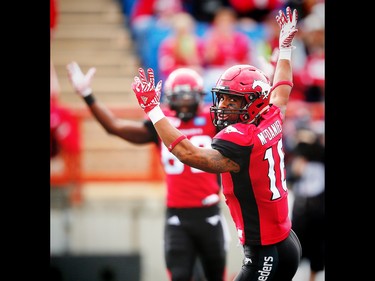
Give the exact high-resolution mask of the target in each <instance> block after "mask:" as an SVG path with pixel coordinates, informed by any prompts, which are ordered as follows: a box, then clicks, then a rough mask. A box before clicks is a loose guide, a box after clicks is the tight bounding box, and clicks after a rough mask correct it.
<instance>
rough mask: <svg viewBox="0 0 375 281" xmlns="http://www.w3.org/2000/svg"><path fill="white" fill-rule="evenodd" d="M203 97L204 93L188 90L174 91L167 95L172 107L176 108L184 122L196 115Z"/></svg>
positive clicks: (177, 113)
mask: <svg viewBox="0 0 375 281" xmlns="http://www.w3.org/2000/svg"><path fill="white" fill-rule="evenodd" d="M201 99H202V93H198V92H188V91H179V92H173V93H172V94H170V95H168V96H167V102H168V104H169V107H170V109H171V110H174V111H175V112H176V116H177V117H178V118H179V119H181V120H182V121H183V122H187V121H189V120H190V119H192V118H194V117H195V116H196V114H197V111H198V107H199V104H200V101H201Z"/></svg>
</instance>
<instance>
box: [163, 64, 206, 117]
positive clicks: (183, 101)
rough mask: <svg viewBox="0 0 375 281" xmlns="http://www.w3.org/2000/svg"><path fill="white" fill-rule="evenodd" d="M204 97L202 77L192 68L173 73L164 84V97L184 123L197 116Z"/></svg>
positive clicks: (179, 69)
mask: <svg viewBox="0 0 375 281" xmlns="http://www.w3.org/2000/svg"><path fill="white" fill-rule="evenodd" d="M204 95H205V93H204V92H203V78H202V76H201V75H199V73H198V72H196V71H195V70H193V69H190V68H178V69H176V70H174V71H172V73H171V74H170V75H169V76H168V78H167V80H166V81H165V84H164V97H165V100H166V102H167V103H168V105H169V108H170V109H171V110H173V111H175V112H176V117H178V118H179V119H181V120H182V121H184V122H187V121H189V120H190V119H192V118H194V117H195V116H196V114H197V111H198V108H199V105H200V103H201V102H202V101H203V97H204Z"/></svg>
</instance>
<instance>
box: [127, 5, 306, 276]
mask: <svg viewBox="0 0 375 281" xmlns="http://www.w3.org/2000/svg"><path fill="white" fill-rule="evenodd" d="M276 21H277V23H278V24H279V27H280V35H279V56H278V60H277V64H276V68H275V72H274V75H273V82H271V81H270V80H269V78H268V77H267V76H266V75H265V74H264V72H262V71H261V70H259V69H258V68H256V67H254V66H252V65H242V64H241V65H234V66H232V67H230V68H228V69H227V70H226V71H224V73H223V74H222V75H221V76H220V78H219V79H218V81H217V83H216V85H215V86H214V87H213V88H212V94H213V97H214V101H213V105H212V107H211V113H212V118H213V123H214V124H215V125H216V126H217V128H218V129H220V131H219V132H218V133H217V134H216V136H214V138H213V141H212V144H211V147H207V146H206V147H197V146H196V145H194V144H193V143H192V142H191V141H190V140H189V139H188V138H187V136H186V135H185V134H184V133H183V132H182V131H180V130H178V129H176V127H175V126H172V125H171V123H170V122H169V121H168V119H167V118H165V115H164V113H163V111H162V110H161V109H160V106H159V99H160V91H155V79H154V73H153V70H152V69H148V71H147V76H148V77H146V74H145V72H144V70H143V69H142V68H140V69H139V76H135V78H134V82H133V83H132V88H133V91H134V93H135V95H136V97H137V99H138V103H139V104H140V106H141V108H142V109H143V110H144V111H145V112H146V114H147V115H148V116H149V117H150V119H151V121H152V123H153V124H154V127H155V129H156V131H157V133H158V134H159V136H160V137H161V139H162V141H163V142H164V144H165V145H166V147H168V149H169V150H170V151H171V152H172V153H173V154H174V155H175V156H176V157H177V158H178V159H179V160H180V161H181V162H182V163H184V164H187V165H189V166H191V167H194V168H196V169H200V170H203V171H206V172H211V173H220V174H221V180H222V188H223V193H224V196H225V200H226V203H227V206H228V207H229V210H230V213H231V216H232V219H233V222H234V224H235V226H236V230H237V234H238V239H239V241H240V243H241V244H242V246H243V251H244V260H243V264H242V267H241V269H240V271H239V273H238V275H237V276H236V277H235V279H234V280H235V281H256V280H258V281H259V280H267V281H291V280H292V279H293V276H294V275H295V273H296V272H297V269H298V266H299V263H300V259H301V251H302V249H301V245H300V243H299V240H298V237H297V236H296V234H295V233H294V231H293V230H292V225H291V219H290V217H289V212H288V189H287V186H286V170H285V164H284V149H283V127H282V126H283V121H284V116H285V111H286V106H287V103H288V100H289V95H290V93H291V90H292V87H293V83H292V78H293V76H292V65H291V58H292V51H293V48H295V47H294V46H293V45H292V41H293V38H294V36H295V34H296V32H297V31H298V29H297V26H296V25H297V10H293V11H292V10H291V9H290V7H287V8H286V12H285V13H284V11H282V10H280V11H279V13H278V15H277V16H276ZM161 85H162V81H159V82H158V83H157V87H156V88H160V87H161Z"/></svg>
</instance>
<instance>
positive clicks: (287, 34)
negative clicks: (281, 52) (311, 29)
mask: <svg viewBox="0 0 375 281" xmlns="http://www.w3.org/2000/svg"><path fill="white" fill-rule="evenodd" d="M297 19H298V13H297V10H296V9H294V10H293V13H292V11H291V9H290V7H287V8H286V15H285V14H284V13H283V11H281V10H280V11H279V14H278V15H277V16H276V21H277V23H278V24H279V26H280V28H281V30H280V37H279V48H280V49H283V48H291V47H292V41H293V38H294V35H295V34H296V32H297V31H298V29H297V28H296V27H297Z"/></svg>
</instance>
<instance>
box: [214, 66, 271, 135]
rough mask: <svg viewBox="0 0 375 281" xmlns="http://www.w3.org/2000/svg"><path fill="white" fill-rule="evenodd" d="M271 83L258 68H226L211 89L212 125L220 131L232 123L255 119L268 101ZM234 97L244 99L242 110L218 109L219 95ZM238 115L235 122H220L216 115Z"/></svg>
mask: <svg viewBox="0 0 375 281" xmlns="http://www.w3.org/2000/svg"><path fill="white" fill-rule="evenodd" d="M270 90H271V83H270V80H269V79H268V77H267V76H266V75H265V74H264V73H263V72H262V71H261V70H259V69H258V68H256V67H254V66H252V65H247V64H240V65H234V66H232V67H230V68H228V69H227V70H226V71H225V72H224V73H223V74H222V75H221V76H220V78H219V80H218V81H217V83H216V85H215V86H214V87H213V88H212V98H213V101H214V102H213V106H211V109H210V111H211V113H213V115H214V116H213V117H212V118H213V123H214V124H215V126H217V127H219V128H220V129H222V128H224V127H226V126H228V125H230V124H234V123H239V122H243V123H245V122H249V121H253V120H254V118H257V117H258V116H257V115H258V114H259V112H260V111H261V110H262V109H263V108H265V107H266V106H267V105H268V104H269V101H270ZM223 94H225V95H235V96H240V97H243V98H244V102H243V106H242V108H239V109H237V110H233V109H231V110H226V109H220V108H219V102H220V97H221V95H223ZM223 114H238V119H237V120H236V121H229V120H225V121H221V120H220V118H218V115H223Z"/></svg>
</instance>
